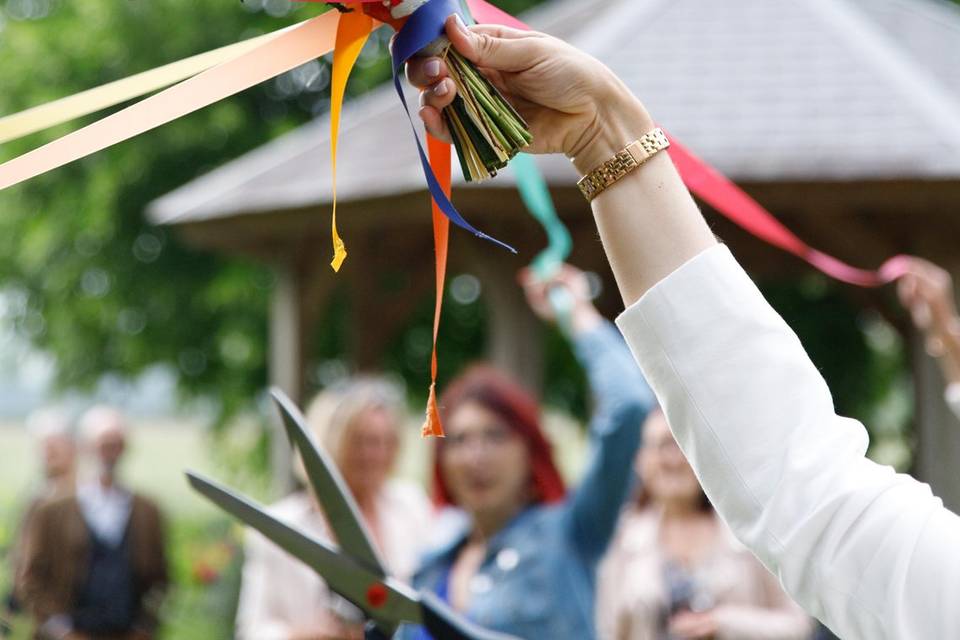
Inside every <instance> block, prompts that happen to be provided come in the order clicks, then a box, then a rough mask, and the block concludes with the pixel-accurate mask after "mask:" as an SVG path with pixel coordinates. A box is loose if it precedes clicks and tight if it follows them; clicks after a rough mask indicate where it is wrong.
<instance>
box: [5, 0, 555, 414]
mask: <svg viewBox="0 0 960 640" xmlns="http://www.w3.org/2000/svg"><path fill="white" fill-rule="evenodd" d="M536 1H537V0H512V1H510V0H507V1H503V2H498V4H500V6H502V7H504V8H506V9H507V10H510V11H518V10H521V9H523V8H525V7H527V6H530V5H532V4H535V3H536ZM323 9H324V7H322V6H321V5H318V4H314V3H303V4H300V3H292V2H290V0H244V1H243V2H242V3H237V2H229V1H225V0H128V1H127V2H116V0H84V1H83V2H67V1H64V0H6V3H5V5H3V12H2V13H0V86H3V87H4V92H3V93H2V94H0V114H9V113H14V112H17V111H19V110H21V109H24V108H27V107H30V106H34V105H37V104H42V103H44V102H47V101H49V100H53V99H56V98H59V97H63V96H66V95H70V94H72V93H75V92H77V91H80V90H83V89H87V88H90V87H94V86H97V85H100V84H102V83H104V82H108V81H111V80H114V79H117V78H121V77H125V76H127V75H130V74H132V73H136V72H139V71H143V70H146V69H150V68H153V67H155V66H158V65H161V64H165V63H167V62H171V61H174V60H178V59H180V58H183V57H186V56H188V55H192V54H195V53H199V52H201V51H206V50H209V49H212V48H215V47H218V46H222V45H225V44H229V43H232V42H236V41H238V40H241V39H243V38H247V37H251V36H254V35H257V34H259V33H264V32H267V31H272V30H275V29H278V28H281V27H283V26H286V25H287V24H291V23H292V22H294V21H297V20H302V19H305V18H307V17H309V16H311V15H314V14H316V13H318V12H320V11H322V10H323ZM388 37H389V34H388V33H385V32H380V33H378V34H377V35H376V36H375V38H373V40H372V43H371V45H370V46H369V47H368V51H367V52H365V55H364V58H363V60H362V61H361V64H360V65H358V68H357V69H356V70H355V71H354V74H353V76H352V78H351V83H350V86H349V91H350V93H353V94H355V93H359V92H362V91H364V90H366V89H369V88H371V87H373V86H375V85H377V84H378V83H379V82H382V81H383V80H385V79H386V78H387V77H388V76H389V73H390V71H389V60H388V57H387V53H386V41H387V38H388ZM328 83H329V62H328V61H319V62H314V63H310V64H308V65H305V66H304V67H301V68H300V69H296V70H294V71H292V72H290V73H288V74H285V75H284V76H281V77H280V78H277V79H276V80H274V81H270V82H267V83H264V84H262V85H260V86H258V87H255V88H253V89H251V90H248V91H246V92H244V93H242V94H240V95H238V96H235V97H233V98H231V99H228V100H225V101H223V102H220V103H218V104H216V105H213V106H211V107H208V108H206V109H203V110H201V111H199V112H197V113H195V114H192V115H190V116H188V117H185V118H182V119H180V120H178V121H176V122H173V123H171V124H168V125H166V126H164V127H161V128H160V129H157V130H155V131H152V132H149V133H147V134H144V135H142V136H140V137H138V138H136V139H134V140H131V141H128V142H126V143H123V144H120V145H117V146H116V147H113V148H111V149H108V150H105V151H103V152H100V153H98V154H95V155H93V156H91V157H89V158H86V159H84V160H82V161H79V162H75V163H73V164H71V165H68V166H66V167H63V168H61V169H58V170H56V171H53V172H51V173H49V174H47V175H44V176H40V177H37V178H35V179H33V180H31V181H29V182H27V183H25V184H22V185H18V186H16V187H13V188H11V189H8V190H6V191H5V192H2V193H0V288H2V289H3V290H5V291H7V292H8V293H9V294H10V297H9V299H10V300H11V301H12V304H9V305H8V309H7V316H8V318H7V320H8V321H10V322H12V323H13V325H14V326H15V327H16V329H17V331H18V332H19V333H21V334H22V335H25V336H27V337H28V338H29V339H30V341H31V342H32V344H33V345H35V346H36V347H37V348H39V349H41V350H44V351H46V352H48V353H50V354H51V355H52V356H54V358H55V359H56V361H57V363H58V370H57V380H58V382H59V384H60V385H61V386H63V387H69V388H83V387H89V386H91V385H93V384H95V383H96V381H97V380H98V379H99V378H100V377H101V376H102V375H104V374H107V373H109V374H114V375H118V376H120V377H132V376H136V375H137V374H139V373H140V372H142V371H143V370H144V369H146V368H147V367H150V366H153V365H157V364H166V365H170V366H172V367H174V368H175V369H176V370H177V371H178V372H179V376H180V383H181V388H182V390H183V391H184V392H185V395H186V396H196V395H205V396H209V397H211V398H214V399H216V400H218V401H219V402H220V409H221V411H220V416H221V418H226V417H228V416H229V415H231V414H233V413H234V412H235V411H237V410H239V409H241V408H243V407H245V406H247V404H248V403H249V402H250V401H251V400H252V399H253V398H254V396H255V394H256V392H257V391H258V390H260V389H262V388H263V386H264V384H265V382H266V364H265V363H266V354H265V349H266V322H267V321H266V313H267V296H268V292H269V289H270V287H271V284H272V282H271V277H270V274H269V273H268V272H267V271H266V270H265V269H264V268H263V267H262V266H259V265H254V264H251V263H248V262H245V261H242V260H238V259H233V258H226V257H223V256H217V255H211V254H209V253H202V252H197V251H195V250H192V249H190V248H188V247H186V246H184V245H183V244H181V243H180V242H178V241H177V238H176V237H175V236H172V235H171V234H169V233H168V232H167V231H166V230H165V229H161V228H157V227H153V226H151V225H150V224H148V223H147V222H146V221H145V219H144V216H143V211H144V208H145V206H146V204H147V203H148V202H150V201H151V200H153V199H154V198H156V197H158V196H160V195H162V194H164V193H166V192H168V191H170V190H171V189H174V188H176V187H178V186H180V185H182V184H184V183H185V182H188V181H189V180H191V179H193V178H195V177H197V176H198V175H200V174H202V173H204V172H206V171H209V170H211V169H213V168H215V167H217V166H218V165H220V164H222V163H225V162H228V161H230V160H232V159H234V158H236V157H237V156H239V155H240V154H242V153H244V152H246V151H248V150H250V149H253V148H255V147H257V146H259V145H261V144H263V143H265V142H266V141H268V140H269V139H271V138H273V137H275V136H277V135H279V134H281V133H283V132H284V131H287V130H289V129H291V128H292V127H294V126H296V125H298V124H301V123H303V122H305V121H306V120H308V119H309V118H310V117H312V116H314V115H317V114H319V113H321V112H322V111H324V110H325V109H326V106H327V103H328V101H329V97H328V88H327V87H328ZM103 115H105V114H102V113H100V114H96V115H95V116H92V117H90V118H86V119H85V122H83V123H71V124H69V125H66V126H62V127H58V128H56V129H53V130H50V131H46V132H42V133H39V134H35V135H33V136H30V137H28V138H26V139H23V140H18V141H15V142H13V143H9V144H7V145H5V146H4V147H3V149H2V150H0V154H2V157H0V159H3V160H6V159H9V158H11V157H14V156H15V155H18V154H20V153H23V152H25V151H28V150H29V149H32V148H35V147H37V146H40V145H41V144H43V143H45V142H48V141H50V140H52V139H54V138H56V137H58V136H60V135H62V134H64V133H66V132H67V131H69V130H72V129H73V128H76V127H77V126H78V125H79V124H85V123H86V122H90V121H92V120H94V119H95V118H99V117H102V116H103ZM318 179H322V178H318Z"/></svg>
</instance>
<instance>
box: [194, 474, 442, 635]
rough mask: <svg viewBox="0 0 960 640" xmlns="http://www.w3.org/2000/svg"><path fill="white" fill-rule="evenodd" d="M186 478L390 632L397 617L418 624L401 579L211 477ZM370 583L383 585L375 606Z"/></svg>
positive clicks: (414, 602)
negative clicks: (348, 554) (356, 558)
mask: <svg viewBox="0 0 960 640" xmlns="http://www.w3.org/2000/svg"><path fill="white" fill-rule="evenodd" d="M187 478H188V480H189V481H190V485H191V486H192V487H193V488H194V489H195V490H196V491H198V492H199V493H201V494H203V495H204V496H205V497H206V498H208V499H209V500H210V501H211V502H213V503H214V504H216V505H217V506H218V507H220V508H221V509H223V510H224V511H226V512H227V513H229V514H230V515H232V516H233V517H235V518H237V519H238V520H240V521H241V522H243V523H244V524H246V525H248V526H250V527H252V528H253V529H256V530H257V531H259V532H260V533H262V534H263V535H264V536H265V537H266V538H268V539H269V540H271V541H272V542H273V543H274V544H276V545H277V546H278V547H280V548H281V549H283V550H284V551H286V552H287V553H289V554H290V555H292V556H293V557H295V558H297V559H298V560H300V561H301V562H303V563H304V564H306V565H307V566H309V567H311V568H312V569H313V570H314V571H316V572H317V573H318V574H319V575H320V577H321V578H323V579H324V581H326V583H327V585H328V586H329V587H330V589H332V590H333V591H335V592H337V593H338V594H340V595H341V596H343V597H344V598H346V599H347V600H349V601H350V602H351V603H353V604H354V605H355V606H357V607H359V608H360V609H362V610H363V611H364V612H365V613H366V614H367V616H368V617H370V618H372V619H374V620H376V621H377V622H378V623H379V624H380V625H381V626H382V627H384V628H385V630H388V631H389V632H390V633H393V631H394V630H395V629H396V627H397V625H399V623H400V622H413V623H415V624H419V623H420V622H421V621H422V620H423V611H422V610H421V608H420V602H419V597H418V596H417V595H416V594H414V593H412V592H410V590H409V589H408V588H406V587H405V586H404V585H402V584H400V583H397V582H396V581H395V580H393V579H391V578H384V577H383V576H379V575H377V574H375V573H373V572H372V571H370V570H369V569H367V568H366V567H365V566H362V565H361V564H359V563H356V562H353V561H352V560H351V559H350V558H348V557H346V556H344V555H343V554H342V553H340V551H339V550H337V549H335V548H333V547H331V546H329V545H328V544H326V543H324V542H323V541H321V540H317V539H316V538H314V537H312V536H310V535H307V534H306V533H304V532H302V531H300V530H299V529H297V528H296V527H293V526H290V525H288V524H284V523H283V522H280V521H279V520H277V519H276V518H274V517H273V516H271V515H270V514H268V513H266V512H265V511H264V510H263V509H262V508H261V507H259V506H258V505H256V504H255V503H253V502H251V501H249V500H247V499H246V498H244V497H243V496H240V495H238V494H236V493H234V492H233V491H231V490H230V489H227V488H226V487H224V486H222V485H220V484H219V483H217V482H214V481H213V480H209V479H207V478H204V477H202V476H199V475H197V474H195V473H192V472H189V471H188V472H187ZM375 585H380V586H377V587H375ZM371 587H375V588H376V589H378V590H379V589H381V587H382V589H383V591H381V592H380V600H381V601H380V602H377V603H376V604H378V605H379V606H376V607H374V606H372V604H371V602H370V599H371V596H370V589H371ZM383 593H385V594H386V595H385V596H383Z"/></svg>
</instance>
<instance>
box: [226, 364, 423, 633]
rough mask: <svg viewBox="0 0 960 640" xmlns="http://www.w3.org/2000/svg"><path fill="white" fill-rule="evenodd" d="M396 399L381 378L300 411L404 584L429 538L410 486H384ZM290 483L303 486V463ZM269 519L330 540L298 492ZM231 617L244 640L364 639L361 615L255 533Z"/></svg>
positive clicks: (337, 390)
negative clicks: (296, 478) (297, 478)
mask: <svg viewBox="0 0 960 640" xmlns="http://www.w3.org/2000/svg"><path fill="white" fill-rule="evenodd" d="M403 416H404V404H403V398H402V394H401V393H400V391H399V390H398V389H397V388H395V386H394V385H392V384H390V383H388V382H387V381H385V380H383V379H380V378H373V377H370V378H358V379H355V380H351V381H348V382H346V383H345V384H342V385H338V386H335V387H334V388H332V389H327V390H325V391H323V392H321V393H320V394H319V395H318V396H317V397H316V398H315V399H314V400H313V402H311V404H310V407H309V408H308V410H307V416H306V417H307V422H308V423H309V425H310V427H311V428H312V430H313V432H314V435H315V436H316V438H317V441H318V442H319V443H320V444H321V445H322V446H323V447H324V449H325V450H326V451H328V452H329V453H330V455H331V456H332V458H333V460H334V462H335V463H336V465H337V467H338V468H339V469H340V472H341V473H342V474H343V477H344V480H345V481H346V483H347V486H348V487H349V488H350V491H351V493H352V494H353V497H354V499H355V500H356V502H357V506H358V507H359V508H360V512H361V514H362V516H363V518H364V521H365V522H366V525H367V527H368V529H369V531H370V533H371V535H372V536H373V539H374V541H375V544H376V545H377V547H378V549H379V551H380V552H381V554H382V557H383V559H384V562H385V563H386V565H387V567H388V569H389V572H390V573H391V574H393V575H396V576H398V577H400V578H402V579H406V578H409V577H410V575H411V574H412V573H413V571H414V569H415V568H416V565H417V560H418V558H419V556H420V553H421V551H422V550H423V545H424V541H425V540H426V539H427V538H428V529H429V526H430V513H431V507H430V502H429V500H428V499H427V497H426V494H425V493H424V492H423V490H422V489H420V488H419V487H418V486H416V485H413V484H411V483H408V482H403V481H400V480H396V479H392V478H390V474H391V473H392V471H393V467H394V463H395V462H396V458H397V452H398V447H399V443H400V429H401V427H402V423H403ZM297 463H298V464H297V467H298V475H299V476H300V477H301V480H304V481H305V479H306V478H305V475H304V473H303V470H302V463H300V460H299V458H298V460H297ZM270 513H271V514H272V515H274V516H276V517H278V518H280V519H281V520H284V521H286V522H289V523H290V524H293V525H295V526H297V527H299V528H301V529H303V530H304V531H307V532H309V533H312V534H314V535H317V536H318V537H321V538H325V539H328V540H329V539H331V536H332V534H331V532H330V530H329V527H328V526H327V524H326V522H325V520H324V516H323V514H322V512H321V510H320V508H319V507H318V505H317V504H316V501H315V500H314V498H313V497H312V496H311V495H310V493H309V492H308V491H306V490H302V491H298V492H296V493H294V494H292V495H290V496H287V497H286V498H284V499H283V500H281V501H280V502H278V503H276V504H274V505H273V506H272V507H271V508H270ZM246 536H247V538H246V550H245V557H246V559H245V562H244V567H243V578H242V585H241V590H240V604H239V608H238V610H237V635H238V637H239V638H242V639H244V640H341V639H349V638H362V637H363V630H362V624H361V621H362V616H361V614H360V612H359V610H357V609H356V608H354V607H353V606H352V605H351V604H349V603H348V602H346V601H345V600H343V599H342V598H340V597H339V596H337V595H336V594H334V593H332V592H331V591H330V590H329V589H328V588H327V586H326V583H325V582H324V581H323V580H322V579H321V578H320V577H319V576H317V574H316V573H315V572H314V571H313V570H312V569H310V568H309V567H307V566H306V565H304V564H303V563H301V562H300V561H298V560H296V559H294V558H293V557H291V556H289V555H288V554H287V553H286V552H285V551H283V550H282V549H280V548H279V547H277V546H276V545H274V544H273V543H272V542H270V541H269V540H267V539H266V538H265V537H263V536H262V535H260V534H259V533H257V532H255V531H252V530H248V531H247V534H246Z"/></svg>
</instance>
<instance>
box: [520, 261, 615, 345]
mask: <svg viewBox="0 0 960 640" xmlns="http://www.w3.org/2000/svg"><path fill="white" fill-rule="evenodd" d="M519 280H520V284H521V285H522V286H523V292H524V293H525V294H526V296H527V302H528V303H529V304H530V308H531V309H532V310H533V312H534V313H535V314H536V315H537V316H539V317H540V318H541V319H543V320H546V321H548V322H555V321H556V319H557V316H556V310H555V309H554V306H553V304H552V302H551V301H550V291H551V290H552V289H554V288H560V289H563V290H564V291H566V293H567V295H569V296H570V299H571V300H572V302H573V308H572V309H571V325H572V327H571V328H572V329H573V330H574V331H575V332H582V331H587V330H589V329H591V328H592V327H594V326H595V325H597V324H598V323H599V322H600V320H601V316H600V313H599V312H598V311H597V309H596V307H594V306H593V303H592V302H591V301H590V282H589V281H588V280H587V276H586V274H584V273H583V271H580V270H579V269H577V268H576V267H572V266H570V265H568V264H564V265H562V266H561V267H560V269H559V270H558V271H557V273H556V274H555V275H554V276H553V277H552V278H549V279H546V280H544V279H541V278H540V277H539V276H537V274H535V273H534V272H533V271H532V270H530V269H523V270H522V271H520V274H519Z"/></svg>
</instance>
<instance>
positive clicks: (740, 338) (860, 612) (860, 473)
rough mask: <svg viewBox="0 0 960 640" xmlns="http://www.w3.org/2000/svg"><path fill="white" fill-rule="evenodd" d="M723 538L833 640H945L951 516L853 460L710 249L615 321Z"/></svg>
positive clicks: (955, 573)
mask: <svg viewBox="0 0 960 640" xmlns="http://www.w3.org/2000/svg"><path fill="white" fill-rule="evenodd" d="M618 324H619V326H620V329H621V330H622V331H623V333H624V335H625V336H626V338H627V341H628V342H629V344H630V347H631V349H632V350H633V353H634V356H635V357H636V358H637V361H638V362H639V364H640V366H641V368H642V369H643V372H644V374H645V376H646V378H647V380H648V381H649V382H650V384H651V386H652V387H653V389H654V391H655V392H656V394H657V397H658V398H659V399H660V401H661V403H662V404H663V406H664V409H665V412H666V415H667V419H668V420H669V422H670V425H671V428H672V429H673V431H674V435H675V436H676V437H677V441H678V442H679V444H680V446H681V448H682V449H683V451H684V453H685V454H686V456H687V458H688V459H689V460H690V462H691V464H692V465H693V468H694V470H695V471H696V473H697V476H698V477H699V478H700V481H701V483H702V484H703V487H704V489H705V490H706V492H707V494H708V495H709V497H710V500H711V501H712V502H713V504H714V506H715V507H716V509H717V511H718V512H719V513H720V515H721V516H722V517H723V518H724V519H725V520H726V521H727V523H728V525H729V526H730V527H731V529H732V530H733V531H734V533H735V534H736V535H737V537H738V538H739V539H740V540H741V541H742V542H743V543H745V544H746V545H747V546H748V547H749V548H750V549H751V550H752V551H753V552H754V553H755V554H756V555H757V556H758V557H759V558H760V560H761V561H762V562H763V563H764V564H765V565H766V566H767V568H768V569H770V570H771V571H772V572H773V573H774V574H775V575H777V576H779V578H780V580H781V582H782V583H783V585H784V587H785V589H786V591H787V592H788V593H789V594H790V595H791V596H792V597H793V598H794V599H795V600H796V601H797V602H798V603H799V604H801V605H802V606H803V607H804V608H805V609H806V610H807V611H808V612H810V613H812V614H813V615H815V616H816V617H817V618H819V619H821V620H822V621H823V622H824V623H826V624H827V625H828V626H829V627H830V628H831V629H832V630H833V631H834V633H836V634H837V635H839V636H840V637H841V638H844V640H884V639H887V638H889V639H891V640H893V639H896V640H912V639H917V640H932V639H934V638H937V639H940V638H958V637H960V518H958V517H957V516H956V515H955V514H953V513H951V512H950V511H948V510H947V509H945V508H944V507H943V504H942V502H941V501H940V500H939V499H938V498H936V497H934V496H933V495H932V493H931V491H930V488H929V487H928V486H927V485H926V484H923V483H921V482H918V481H917V480H915V479H913V478H911V477H910V476H907V475H903V474H897V473H895V472H894V471H893V469H891V468H889V467H884V466H880V465H877V464H875V463H873V462H871V461H870V460H868V459H867V458H866V457H864V456H865V453H866V449H867V441H868V438H867V432H866V430H865V429H864V427H863V425H861V424H860V423H859V422H857V421H855V420H851V419H849V418H842V417H840V416H838V415H836V413H835V412H834V408H833V400H832V398H831V396H830V391H829V389H827V386H826V384H825V382H824V381H823V379H822V378H821V376H820V374H819V373H818V372H817V369H816V367H814V365H813V363H812V362H810V359H809V358H808V357H807V354H806V353H805V352H804V350H803V347H802V346H801V344H800V341H799V340H798V339H797V337H796V336H795V335H794V333H793V332H792V331H791V330H790V328H789V327H788V326H787V325H786V323H784V322H783V320H782V319H781V318H780V317H779V316H778V315H777V314H776V312H774V311H773V309H771V308H770V306H769V305H768V304H767V303H766V301H765V300H764V299H763V297H762V296H761V294H760V292H759V291H758V290H757V288H756V286H755V285H754V284H753V282H751V281H750V279H749V277H747V275H746V274H745V273H744V272H743V270H742V269H741V268H740V266H739V265H738V264H737V263H736V261H735V260H734V259H733V256H731V255H730V252H729V251H728V250H727V249H726V248H725V247H722V246H721V247H714V248H712V249H709V250H707V251H705V252H703V253H702V254H700V255H699V256H697V257H696V258H694V259H692V260H690V261H689V262H688V263H687V264H685V265H684V266H683V267H681V268H680V269H678V270H677V271H675V272H674V273H672V274H671V275H669V276H668V277H667V278H665V279H664V280H663V281H661V282H660V283H659V284H657V285H656V286H655V287H654V288H652V289H651V290H650V291H648V292H647V293H646V294H645V295H644V296H643V298H641V299H640V300H639V301H638V302H637V303H636V304H634V305H633V306H631V307H630V308H629V309H627V310H626V311H625V312H624V313H623V314H622V315H621V316H620V318H619V319H618Z"/></svg>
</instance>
